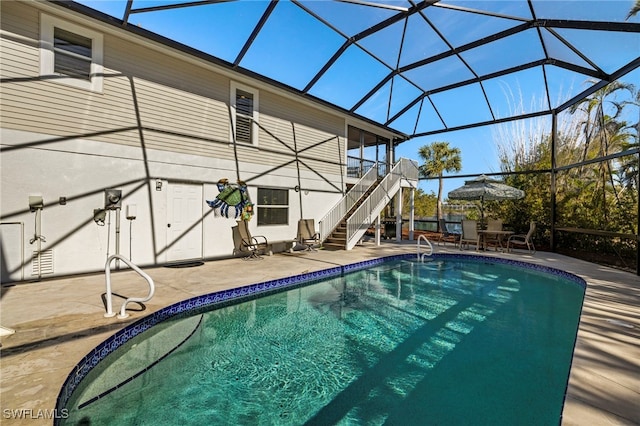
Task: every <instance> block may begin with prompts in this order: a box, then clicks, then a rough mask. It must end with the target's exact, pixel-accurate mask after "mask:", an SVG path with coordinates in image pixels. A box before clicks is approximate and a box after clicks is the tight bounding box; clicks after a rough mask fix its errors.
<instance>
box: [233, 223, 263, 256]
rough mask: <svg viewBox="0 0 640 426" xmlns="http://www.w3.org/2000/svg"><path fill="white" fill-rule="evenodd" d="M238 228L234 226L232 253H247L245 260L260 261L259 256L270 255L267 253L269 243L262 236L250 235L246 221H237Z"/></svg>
mask: <svg viewBox="0 0 640 426" xmlns="http://www.w3.org/2000/svg"><path fill="white" fill-rule="evenodd" d="M237 223H238V226H234V227H233V228H232V229H233V240H234V247H235V249H234V252H236V253H248V256H246V257H245V260H255V259H262V256H261V254H271V253H270V252H269V242H268V241H267V238H266V237H265V236H263V235H255V236H253V235H251V231H249V222H247V221H246V220H239V221H238V222H237Z"/></svg>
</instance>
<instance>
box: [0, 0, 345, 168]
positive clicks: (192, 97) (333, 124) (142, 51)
mask: <svg viewBox="0 0 640 426" xmlns="http://www.w3.org/2000/svg"><path fill="white" fill-rule="evenodd" d="M81 25H82V26H85V27H87V28H90V26H89V25H87V24H86V23H85V24H81ZM2 30H3V37H2V41H1V42H2V49H3V60H2V62H1V65H0V70H1V73H2V78H3V79H4V80H5V82H4V83H3V84H2V109H3V111H2V126H3V127H5V128H9V129H15V130H22V131H30V132H37V133H42V134H49V135H53V136H61V137H75V138H91V139H92V140H95V141H100V142H109V143H114V144H121V145H127V146H142V145H143V146H144V148H145V149H157V150H162V151H170V152H177V153H184V154H191V155H199V156H208V157H216V158H233V156H234V150H233V147H232V145H231V144H230V143H229V132H230V124H229V107H228V102H229V90H230V80H229V79H228V78H227V77H225V76H223V75H221V74H217V73H214V72H213V71H211V70H210V69H208V68H205V67H201V66H198V65H197V64H194V63H190V62H187V61H181V60H179V59H177V58H175V57H172V56H169V55H165V54H162V53H161V52H159V51H156V50H154V49H150V48H148V47H147V46H143V45H138V44H136V43H133V42H132V41H129V40H125V39H123V38H119V37H116V36H114V35H112V34H109V33H106V34H104V46H103V51H104V55H103V65H104V83H103V91H102V93H95V92H90V91H87V90H82V89H79V88H74V87H70V86H66V85H62V84H58V83H55V82H51V81H47V80H43V79H40V77H39V48H38V47H39V30H40V28H39V12H38V10H37V9H36V8H34V7H32V6H31V5H29V4H25V3H20V2H3V5H2ZM7 52H10V54H7ZM11 79H15V80H14V81H11ZM256 90H258V91H259V93H260V105H259V112H260V126H261V127H262V129H261V130H260V135H259V147H257V148H256V147H246V146H240V145H239V146H238V147H237V154H238V157H239V159H240V161H242V162H244V163H252V164H256V165H261V166H266V167H268V168H270V169H274V170H276V169H277V168H278V167H284V168H295V167H296V164H295V162H293V160H295V153H294V151H293V149H294V146H297V150H298V151H299V152H300V151H303V152H302V153H301V154H300V160H301V161H302V162H304V166H303V167H307V168H309V169H310V170H313V171H314V172H315V173H318V174H321V175H326V174H329V175H334V176H339V175H340V174H341V166H340V161H341V159H340V153H341V152H342V151H341V149H342V148H340V147H339V146H338V143H339V139H338V136H341V135H342V134H343V133H344V118H341V117H339V116H337V115H332V114H330V113H327V112H324V111H321V110H319V109H315V108H313V107H311V106H308V105H305V104H301V103H298V102H295V101H294V100H292V99H290V98H288V97H284V96H280V95H277V94H274V93H271V92H269V91H266V90H264V89H261V88H260V87H259V86H258V87H256ZM139 126H140V127H141V132H140V131H138V129H139ZM294 132H295V134H294ZM140 135H142V137H143V139H141V137H140ZM294 140H295V143H294ZM341 142H343V141H341ZM289 163H290V164H289Z"/></svg>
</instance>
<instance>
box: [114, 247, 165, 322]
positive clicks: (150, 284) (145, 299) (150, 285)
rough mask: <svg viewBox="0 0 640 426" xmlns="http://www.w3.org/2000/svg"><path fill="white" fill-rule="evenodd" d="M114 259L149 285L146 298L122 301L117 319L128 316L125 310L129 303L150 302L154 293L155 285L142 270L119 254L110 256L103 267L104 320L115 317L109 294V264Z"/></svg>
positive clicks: (131, 298) (132, 298) (130, 298)
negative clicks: (104, 288)
mask: <svg viewBox="0 0 640 426" xmlns="http://www.w3.org/2000/svg"><path fill="white" fill-rule="evenodd" d="M115 259H119V260H122V261H123V262H124V263H126V264H127V266H129V267H130V268H131V269H133V270H134V271H136V272H137V273H138V275H140V276H141V277H142V278H144V279H145V280H146V281H147V283H148V284H149V294H148V295H147V297H129V298H128V299H127V300H125V301H124V303H123V304H122V308H120V314H119V315H118V318H121V319H122V318H127V317H128V316H129V314H127V312H126V310H127V304H128V303H129V302H146V301H148V300H150V299H151V298H152V297H153V294H154V293H155V285H154V284H153V279H151V277H150V276H149V275H147V274H146V273H145V272H144V271H143V270H142V269H140V268H139V267H137V266H136V265H134V264H133V263H131V262H130V261H129V260H127V259H126V258H125V257H124V256H121V255H119V254H114V255H112V256H110V257H109V258H108V259H107V264H106V265H105V267H104V273H105V283H106V286H107V293H106V299H107V312H106V313H105V314H104V317H105V318H111V317H113V316H115V315H116V314H115V312H113V304H112V301H111V299H112V292H111V263H113V261H114V260H115Z"/></svg>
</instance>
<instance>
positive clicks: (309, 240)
mask: <svg viewBox="0 0 640 426" xmlns="http://www.w3.org/2000/svg"><path fill="white" fill-rule="evenodd" d="M296 241H297V242H298V244H302V245H303V246H304V247H305V250H307V251H316V248H315V246H316V245H318V244H319V243H320V233H319V232H316V224H315V221H314V220H313V219H300V220H299V221H298V235H297V236H296Z"/></svg>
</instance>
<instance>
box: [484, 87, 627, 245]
mask: <svg viewBox="0 0 640 426" xmlns="http://www.w3.org/2000/svg"><path fill="white" fill-rule="evenodd" d="M623 93H624V97H623V99H624V100H622V101H620V100H619V99H620V98H621V94H623ZM639 104H640V94H639V93H638V91H636V88H635V87H634V86H633V85H630V84H624V83H620V82H614V83H612V84H610V85H608V86H606V87H604V88H602V89H600V90H599V91H597V92H595V93H594V94H592V95H591V96H589V97H588V98H585V99H584V100H583V101H582V102H580V103H578V104H576V105H574V107H573V108H571V109H570V110H569V111H568V112H567V113H566V114H564V115H563V116H562V120H563V122H562V123H559V126H558V127H559V129H560V130H559V131H558V132H557V137H556V141H555V146H556V165H558V166H563V167H562V168H561V170H559V171H557V172H556V175H555V184H556V206H555V207H556V210H555V211H556V217H555V225H556V227H572V228H583V229H590V230H605V231H612V232H617V233H624V234H637V232H638V229H637V223H638V153H637V152H636V151H635V150H637V148H638V129H639V124H638V123H631V124H629V123H628V122H627V121H625V119H624V117H628V116H629V114H624V112H625V111H626V110H627V108H629V107H630V106H631V107H635V108H638V105H639ZM559 121H560V117H559ZM519 130H521V129H518V130H517V131H512V132H511V133H510V134H508V132H505V133H503V134H502V136H503V137H504V136H505V135H508V136H507V137H506V138H503V139H502V141H498V144H499V152H500V162H501V169H502V171H503V172H505V173H514V172H515V173H517V174H515V173H514V174H508V175H507V176H506V177H505V179H504V180H505V183H507V184H508V185H511V186H514V187H517V188H520V189H522V190H524V191H525V194H526V195H525V198H524V199H523V200H518V201H515V202H499V203H498V202H494V203H487V205H486V209H487V211H488V212H489V214H490V215H496V216H500V217H502V218H503V219H504V220H505V221H506V222H508V223H510V224H512V225H513V226H514V228H515V230H516V231H521V230H524V229H526V227H527V226H528V222H529V221H530V220H535V221H536V222H538V224H539V225H540V226H539V227H538V228H539V229H540V230H541V231H540V235H538V237H539V238H540V239H542V240H543V241H545V240H546V241H548V240H549V238H550V234H549V229H550V228H551V211H552V209H551V207H552V206H551V199H552V197H551V183H552V176H551V173H550V170H551V166H552V164H551V161H552V159H551V158H552V156H551V146H552V143H551V142H552V140H551V137H552V136H551V133H550V131H546V132H539V131H537V132H536V131H534V132H530V134H529V136H530V137H527V136H526V134H527V133H526V132H522V131H519ZM538 130H539V129H538ZM627 151H629V155H625V156H622V157H618V158H612V156H615V154H620V153H625V152H627ZM534 172H535V173H534ZM567 238H569V237H567ZM571 238H580V237H579V236H578V237H576V236H575V235H573V236H572V237H571ZM584 240H585V238H583V239H582V241H584ZM594 241H595V240H594ZM568 244H572V245H575V246H579V245H581V244H583V243H582V242H578V241H577V240H574V241H571V242H569V243H568ZM593 244H596V243H595V242H594V243H593ZM603 244H604V243H602V241H600V242H599V243H598V246H597V247H596V246H593V247H589V249H591V250H594V251H602V250H605V247H604V246H603ZM632 245H633V244H632V242H630V241H629V240H624V239H617V240H616V239H610V241H608V242H607V248H606V249H611V250H612V251H615V252H616V253H618V254H620V253H622V252H623V251H625V250H628V249H631V246H632ZM636 250H637V248H636Z"/></svg>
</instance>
